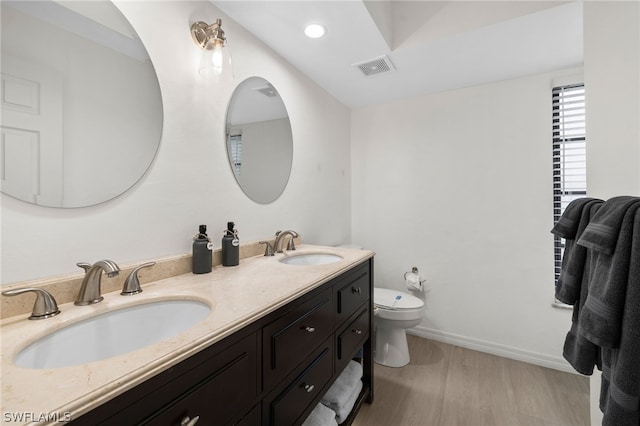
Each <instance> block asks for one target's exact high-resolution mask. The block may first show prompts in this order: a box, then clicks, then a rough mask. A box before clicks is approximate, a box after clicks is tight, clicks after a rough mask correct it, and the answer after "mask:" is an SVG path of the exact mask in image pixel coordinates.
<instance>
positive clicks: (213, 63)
mask: <svg viewBox="0 0 640 426" xmlns="http://www.w3.org/2000/svg"><path fill="white" fill-rule="evenodd" d="M198 72H199V73H200V75H201V76H202V77H204V78H210V77H213V78H217V79H219V78H221V77H223V76H225V77H226V76H228V77H233V69H232V64H231V52H230V51H229V48H228V47H224V46H216V47H214V48H213V49H211V50H205V51H204V52H202V58H201V59H200V67H199V69H198Z"/></svg>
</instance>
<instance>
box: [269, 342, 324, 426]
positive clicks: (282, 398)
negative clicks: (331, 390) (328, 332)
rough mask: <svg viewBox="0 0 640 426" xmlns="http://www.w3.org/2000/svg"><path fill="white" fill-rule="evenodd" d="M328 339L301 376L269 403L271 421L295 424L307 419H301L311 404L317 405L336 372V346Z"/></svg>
mask: <svg viewBox="0 0 640 426" xmlns="http://www.w3.org/2000/svg"><path fill="white" fill-rule="evenodd" d="M331 340H332V339H328V340H327V341H326V342H325V345H323V347H322V348H321V349H320V350H319V351H317V352H319V354H316V356H314V357H311V359H312V361H311V362H309V363H308V364H307V366H306V367H305V368H304V370H303V371H302V373H301V374H300V375H298V376H297V377H296V378H295V379H294V380H293V381H292V382H291V384H289V385H288V386H287V387H286V388H285V389H284V390H283V391H282V392H281V393H280V394H279V395H278V396H277V397H275V398H274V399H273V400H272V401H271V402H270V403H269V405H268V409H269V413H268V414H269V416H268V424H269V425H274V426H280V425H295V424H298V423H301V422H302V421H303V420H304V419H302V418H300V417H301V416H302V414H303V413H305V412H309V411H310V410H307V408H309V407H310V406H311V404H315V403H316V402H317V400H319V398H320V397H321V392H324V391H325V390H326V389H325V385H327V383H329V380H331V376H332V374H333V362H332V354H333V345H332V344H331Z"/></svg>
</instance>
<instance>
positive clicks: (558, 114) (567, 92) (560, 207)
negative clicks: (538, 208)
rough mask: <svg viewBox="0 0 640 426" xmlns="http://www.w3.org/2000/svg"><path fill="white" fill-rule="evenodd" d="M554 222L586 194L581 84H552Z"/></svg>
mask: <svg viewBox="0 0 640 426" xmlns="http://www.w3.org/2000/svg"><path fill="white" fill-rule="evenodd" d="M552 105H553V223H554V224H555V223H557V222H558V220H559V219H560V217H561V216H562V213H564V210H565V208H566V207H567V205H568V204H569V203H570V202H571V201H573V200H575V199H576V198H581V197H584V196H586V194H587V164H586V134H585V91H584V84H574V85H568V86H560V87H554V88H553V93H552ZM563 251H564V239H562V238H559V237H555V240H554V257H555V280H556V282H557V280H558V277H559V276H560V269H561V266H562V254H563Z"/></svg>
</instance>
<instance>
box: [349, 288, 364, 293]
mask: <svg viewBox="0 0 640 426" xmlns="http://www.w3.org/2000/svg"><path fill="white" fill-rule="evenodd" d="M361 292H362V290H361V289H360V287H351V293H354V294H360V293H361Z"/></svg>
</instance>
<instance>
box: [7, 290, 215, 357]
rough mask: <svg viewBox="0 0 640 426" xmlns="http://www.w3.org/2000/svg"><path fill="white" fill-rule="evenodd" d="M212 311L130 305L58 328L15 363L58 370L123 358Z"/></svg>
mask: <svg viewBox="0 0 640 426" xmlns="http://www.w3.org/2000/svg"><path fill="white" fill-rule="evenodd" d="M210 312H211V307H210V306H209V305H207V304H205V303H202V302H198V301H195V300H164V301H157V302H150V303H146V304H143V305H136V306H130V307H127V308H122V309H118V310H115V311H111V312H107V313H104V314H101V315H97V316H95V317H91V318H88V319H85V320H83V321H80V322H77V323H75V324H72V325H69V326H67V327H64V328H61V329H60V330H57V331H55V332H53V333H51V334H49V335H47V336H45V337H42V338H41V339H39V340H37V341H36V342H34V343H32V344H31V345H29V346H27V347H26V348H25V349H23V350H22V351H20V352H19V353H18V355H17V356H16V358H15V359H14V364H16V365H17V366H20V367H24V368H59V367H69V366H72V365H79V364H85V363H88V362H93V361H98V360H101V359H105V358H110V357H113V356H116V355H121V354H124V353H127V352H131V351H134V350H136V349H140V348H143V347H145V346H149V345H151V344H154V343H157V342H159V341H161V340H164V339H167V338H169V337H173V336H175V335H177V334H180V333H181V332H182V331H185V330H186V329H188V328H189V327H191V326H193V325H195V324H197V323H198V322H200V321H202V320H203V319H205V318H206V317H207V316H208V315H209V313H210Z"/></svg>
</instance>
